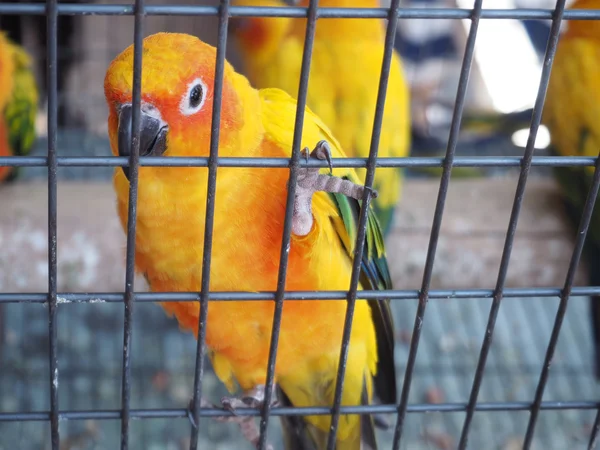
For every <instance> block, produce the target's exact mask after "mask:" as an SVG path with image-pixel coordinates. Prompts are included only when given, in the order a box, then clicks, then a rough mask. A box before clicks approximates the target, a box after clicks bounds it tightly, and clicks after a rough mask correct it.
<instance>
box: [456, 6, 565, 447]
mask: <svg viewBox="0 0 600 450" xmlns="http://www.w3.org/2000/svg"><path fill="white" fill-rule="evenodd" d="M564 7H565V0H557V4H556V9H555V11H554V20H553V22H552V27H551V29H550V37H549V39H548V44H547V47H546V54H545V56H544V66H543V68H542V73H541V76H540V85H539V88H538V94H537V97H536V101H535V105H534V107H533V112H532V116H531V125H530V129H529V137H528V139H527V146H526V149H525V153H524V155H523V160H522V163H521V172H520V175H519V181H518V183H517V189H516V191H515V199H514V202H513V207H512V211H511V215H510V219H509V224H508V230H507V232H506V239H505V241H504V249H503V251H502V258H501V260H500V268H499V271H498V279H497V282H496V288H495V290H494V299H493V301H492V306H491V307H490V314H489V317H488V323H487V327H486V333H485V336H484V338H483V342H482V346H481V351H480V355H479V361H478V363H477V369H476V371H475V376H474V379H473V385H472V387H471V394H470V397H469V403H468V406H467V413H466V416H465V421H464V424H463V429H462V432H461V437H460V442H459V447H458V448H459V449H460V450H464V449H466V448H467V443H468V437H469V430H470V426H471V422H472V420H473V415H474V414H475V406H476V404H477V397H478V395H479V389H480V387H481V382H482V381H483V375H484V371H485V364H486V362H487V357H488V354H489V351H490V347H491V345H492V339H493V335H494V328H495V325H496V319H497V317H498V311H499V309H500V304H501V302H502V298H503V293H504V285H505V283H506V275H507V273H508V266H509V263H510V256H511V252H512V246H513V243H514V238H515V233H516V230H517V224H518V220H519V214H520V212H521V205H522V203H523V199H524V197H525V187H526V184H527V178H528V176H529V172H530V169H531V160H532V158H533V154H534V151H535V146H534V144H535V139H536V136H537V132H538V129H539V126H540V122H541V119H542V111H543V107H544V101H545V99H546V91H547V90H548V82H549V79H550V73H551V69H552V62H553V60H554V54H555V53H556V44H557V43H558V31H559V29H560V23H561V20H562V15H563V12H564ZM573 275H574V274H573ZM571 281H572V280H571Z"/></svg>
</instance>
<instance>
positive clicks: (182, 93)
mask: <svg viewBox="0 0 600 450" xmlns="http://www.w3.org/2000/svg"><path fill="white" fill-rule="evenodd" d="M215 62H216V49H215V48H214V47H212V46H210V45H208V44H205V43H204V42H202V41H201V40H200V39H198V38H196V37H194V36H190V35H187V34H179V33H157V34H154V35H151V36H148V37H147V38H145V39H144V41H143V58H142V86H141V88H142V89H141V90H142V107H141V108H142V110H141V116H140V128H141V135H140V150H139V151H140V156H160V155H165V156H207V155H208V153H209V146H210V135H211V124H212V109H213V100H214V96H213V84H214V78H215ZM132 92H133V45H131V46H129V47H128V48H126V49H125V50H124V51H123V52H122V53H121V54H119V55H118V56H117V57H116V58H115V59H114V60H113V61H112V63H111V64H110V66H109V68H108V70H107V72H106V77H105V79H104V94H105V97H106V102H107V104H108V109H109V116H108V130H109V138H110V143H111V148H112V152H113V154H115V155H120V156H129V155H130V154H131V121H132V106H131V103H132ZM255 94H256V91H255V90H254V89H252V88H251V87H250V85H249V84H248V81H247V80H246V79H245V78H244V77H242V76H240V75H238V74H237V73H235V71H234V70H233V68H232V67H231V66H230V65H229V63H227V62H225V71H224V77H223V96H222V107H221V130H222V131H221V138H220V144H221V145H220V150H221V149H227V148H232V147H234V146H233V145H232V144H231V143H232V141H235V140H239V139H240V138H241V136H240V135H242V134H243V133H242V131H243V130H246V129H247V128H248V127H247V125H248V116H249V114H248V113H247V110H248V109H251V108H256V105H253V104H252V100H253V98H254V96H255ZM249 103H250V104H249ZM254 114H256V110H255V111H254ZM242 137H243V136H242ZM221 153H223V152H221ZM145 169H151V168H150V167H148V168H145ZM124 172H125V174H126V175H128V173H127V170H124Z"/></svg>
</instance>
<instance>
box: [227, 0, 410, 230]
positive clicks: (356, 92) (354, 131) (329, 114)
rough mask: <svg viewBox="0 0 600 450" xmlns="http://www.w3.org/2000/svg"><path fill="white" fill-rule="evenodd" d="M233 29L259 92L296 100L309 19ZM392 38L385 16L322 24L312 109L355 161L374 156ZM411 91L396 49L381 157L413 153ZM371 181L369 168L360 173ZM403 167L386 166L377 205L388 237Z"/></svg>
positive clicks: (372, 1) (336, 3) (275, 2)
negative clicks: (385, 60) (386, 56)
mask: <svg viewBox="0 0 600 450" xmlns="http://www.w3.org/2000/svg"><path fill="white" fill-rule="evenodd" d="M233 4H235V5H245V6H285V5H286V4H290V5H296V6H303V7H306V6H308V4H309V1H308V0H233ZM319 7H352V8H360V7H365V8H366V7H370V8H377V7H380V5H379V1H378V0H320V1H319ZM230 29H231V30H233V35H234V36H235V38H236V41H237V43H238V44H239V49H240V55H241V59H242V63H243V69H244V73H245V74H246V75H247V76H248V79H249V80H250V82H251V83H252V84H253V85H254V86H256V87H257V88H267V87H276V88H280V89H283V90H284V91H286V92H287V93H288V94H290V95H292V96H296V95H297V94H298V86H299V82H300V67H301V63H302V51H303V48H304V38H305V34H306V19H295V18H289V17H287V18H263V17H235V18H232V19H231V24H230ZM384 41H385V24H384V21H382V20H380V19H346V18H344V19H323V20H319V21H318V22H317V27H316V32H315V40H314V46H313V52H312V63H311V70H310V79H309V87H308V100H307V104H308V106H309V107H310V108H311V109H312V110H313V111H314V112H315V113H316V114H317V115H318V116H319V117H321V119H322V120H323V121H324V122H325V123H326V124H327V125H328V126H329V127H330V128H331V130H332V132H333V133H334V134H335V136H336V137H337V138H338V139H339V141H340V143H341V145H342V148H343V149H344V150H345V151H346V153H347V154H348V155H349V156H352V157H362V158H365V157H367V156H368V155H369V149H370V145H371V135H372V132H373V119H374V116H375V104H376V102H377V91H378V86H379V77H380V75H381V64H382V60H383V51H384ZM410 133H411V130H410V91H409V86H408V84H407V82H406V79H405V76H404V73H403V67H402V63H401V60H400V57H399V55H398V53H397V52H395V51H394V54H393V59H392V65H391V69H390V75H389V84H388V89H387V96H386V101H385V109H384V117H383V124H382V129H381V141H380V144H379V156H383V157H403V156H408V154H409V151H410ZM357 173H358V174H359V176H360V178H361V180H363V181H364V176H365V174H366V171H365V169H358V170H357ZM402 178H403V170H401V169H399V168H385V169H378V170H377V174H376V176H375V183H374V187H375V188H376V189H377V191H378V192H379V197H378V198H377V199H375V200H374V201H373V206H374V207H375V212H376V213H377V217H378V218H379V220H380V223H381V224H382V227H383V230H384V235H385V234H387V233H388V232H389V230H390V228H391V224H392V219H393V212H394V207H395V206H396V204H397V203H398V201H399V200H400V197H401V190H402Z"/></svg>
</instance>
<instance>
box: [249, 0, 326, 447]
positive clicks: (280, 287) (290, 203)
mask: <svg viewBox="0 0 600 450" xmlns="http://www.w3.org/2000/svg"><path fill="white" fill-rule="evenodd" d="M318 7H319V0H310V3H309V5H308V10H307V20H306V33H305V36H304V50H303V52H302V66H301V69H300V83H299V85H298V100H297V103H296V120H295V123H294V138H293V141H292V157H291V159H290V178H289V181H288V194H287V198H286V205H285V216H284V221H283V237H282V240H281V251H280V254H279V272H278V274H277V291H276V292H275V309H274V312H273V329H272V331H271V343H270V346H269V359H268V363H267V380H266V385H265V398H264V403H263V408H262V412H261V420H260V435H259V440H258V449H259V450H265V448H266V445H267V427H268V425H269V417H270V413H271V399H272V398H273V389H274V384H273V380H274V378H275V363H276V360H277V349H278V345H279V333H280V331H281V317H282V315H283V301H284V300H283V295H284V293H285V283H286V278H287V268H288V261H289V254H290V242H291V237H292V217H293V215H294V198H295V196H296V180H297V179H298V168H299V163H300V146H301V145H302V128H303V126H304V110H305V108H306V99H307V97H308V81H309V78H310V64H311V61H312V50H313V44H314V40H315V29H316V26H317V13H318ZM315 144H316V142H315Z"/></svg>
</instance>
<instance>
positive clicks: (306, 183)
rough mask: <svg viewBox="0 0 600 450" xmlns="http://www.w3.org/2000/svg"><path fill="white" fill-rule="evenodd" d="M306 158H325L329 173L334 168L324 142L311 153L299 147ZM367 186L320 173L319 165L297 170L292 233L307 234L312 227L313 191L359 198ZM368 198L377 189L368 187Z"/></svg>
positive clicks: (374, 195) (320, 142) (328, 149)
mask: <svg viewBox="0 0 600 450" xmlns="http://www.w3.org/2000/svg"><path fill="white" fill-rule="evenodd" d="M302 155H303V156H304V157H305V158H306V161H308V160H309V157H310V158H317V159H319V160H327V162H328V163H329V170H330V172H331V171H332V170H333V165H332V163H331V150H330V148H329V144H328V143H327V141H319V142H317V145H316V146H315V148H314V149H313V151H312V152H310V154H309V151H308V148H305V149H303V150H302ZM365 189H368V188H366V187H365V186H362V185H360V184H356V183H353V182H352V181H350V180H345V179H342V178H340V177H336V176H333V175H323V174H320V173H319V168H318V167H310V168H309V167H305V168H302V169H300V170H299V172H298V179H297V183H296V198H295V199H294V216H293V218H292V232H293V233H294V234H295V235H296V236H306V235H307V234H308V233H310V230H311V229H312V226H313V215H312V196H313V194H314V193H315V192H319V191H323V192H332V193H337V194H344V195H346V196H348V197H352V198H355V199H357V200H361V199H362V198H363V193H364V190H365ZM369 191H370V192H371V197H372V198H376V197H377V191H375V190H373V189H369Z"/></svg>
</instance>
